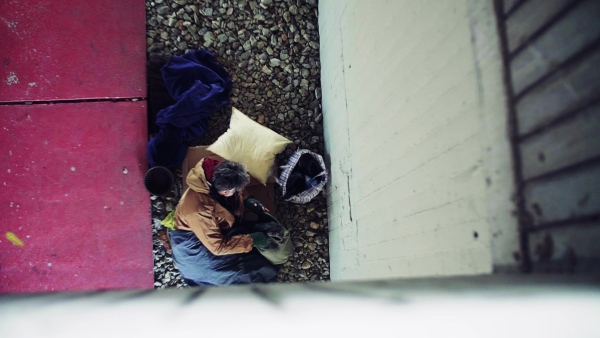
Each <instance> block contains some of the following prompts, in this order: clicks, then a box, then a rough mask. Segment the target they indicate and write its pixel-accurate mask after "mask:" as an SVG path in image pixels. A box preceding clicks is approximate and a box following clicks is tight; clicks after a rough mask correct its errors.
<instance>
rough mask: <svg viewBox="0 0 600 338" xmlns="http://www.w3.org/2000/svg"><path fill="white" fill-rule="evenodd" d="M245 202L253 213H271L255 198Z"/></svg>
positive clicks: (249, 198)
mask: <svg viewBox="0 0 600 338" xmlns="http://www.w3.org/2000/svg"><path fill="white" fill-rule="evenodd" d="M245 202H246V207H247V208H249V209H252V211H254V212H258V211H261V210H262V212H269V209H267V208H265V207H264V206H263V205H262V203H260V201H259V200H257V199H256V198H254V197H248V198H247V199H246V201H245Z"/></svg>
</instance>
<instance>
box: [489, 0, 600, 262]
mask: <svg viewBox="0 0 600 338" xmlns="http://www.w3.org/2000/svg"><path fill="white" fill-rule="evenodd" d="M497 4H498V14H499V19H500V21H501V24H500V25H501V27H502V28H503V31H504V52H505V57H506V63H507V64H506V66H507V69H508V76H507V77H508V81H507V82H508V84H509V91H511V103H512V108H513V109H512V111H513V116H514V135H513V136H514V137H513V140H514V142H515V147H514V149H515V155H516V156H517V157H518V159H517V163H520V168H519V170H520V172H519V173H518V176H520V177H519V178H518V180H519V181H520V186H519V190H520V193H521V197H522V205H521V212H522V214H523V215H524V217H522V218H521V220H522V221H521V222H522V229H523V232H524V239H525V241H524V244H525V246H526V248H527V250H528V253H529V255H530V256H529V258H530V264H529V269H530V270H531V271H533V272H575V273H577V272H599V271H600V244H598V243H600V1H597V0H498V2H497Z"/></svg>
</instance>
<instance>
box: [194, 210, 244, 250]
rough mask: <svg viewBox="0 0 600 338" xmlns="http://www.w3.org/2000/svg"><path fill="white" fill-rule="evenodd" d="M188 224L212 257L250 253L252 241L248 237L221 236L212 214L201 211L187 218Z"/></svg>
mask: <svg viewBox="0 0 600 338" xmlns="http://www.w3.org/2000/svg"><path fill="white" fill-rule="evenodd" d="M188 217H189V219H188V224H189V225H190V228H191V229H192V231H193V232H194V234H196V236H197V237H198V239H199V240H200V242H202V244H204V246H205V247H206V248H207V249H208V250H209V251H210V252H212V253H213V254H214V255H217V256H221V255H231V254H237V253H244V252H250V251H251V250H252V246H253V244H254V243H253V240H252V237H250V235H238V236H232V237H230V238H227V237H225V236H223V233H222V232H221V229H220V228H219V224H218V223H217V221H216V220H215V218H214V216H213V214H212V212H210V211H202V212H198V213H195V214H193V215H189V216H188Z"/></svg>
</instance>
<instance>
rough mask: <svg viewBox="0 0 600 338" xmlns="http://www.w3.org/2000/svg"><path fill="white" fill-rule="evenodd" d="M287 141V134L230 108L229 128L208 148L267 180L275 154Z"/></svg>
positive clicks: (260, 178) (255, 176)
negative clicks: (283, 134)
mask: <svg viewBox="0 0 600 338" xmlns="http://www.w3.org/2000/svg"><path fill="white" fill-rule="evenodd" d="M289 143H291V141H290V140H288V139H287V138H285V137H283V136H281V135H279V134H277V133H276V132H274V131H272V130H271V129H269V128H267V127H265V126H262V125H260V124H259V123H257V122H255V121H253V120H252V119H250V118H249V117H248V116H246V115H244V114H243V113H242V112H241V111H239V110H237V109H236V108H233V112H232V113H231V121H230V122H229V129H228V130H227V131H226V132H225V134H223V135H221V136H220V137H219V139H218V140H217V141H215V143H213V144H212V145H210V146H209V147H208V149H207V150H209V151H211V152H213V153H215V154H217V155H219V156H221V157H222V158H224V159H226V160H229V161H235V162H240V163H243V164H245V165H246V166H247V167H248V172H249V173H250V175H251V176H252V177H254V178H256V179H257V180H258V181H259V182H260V183H262V184H266V182H267V179H268V178H269V176H270V174H271V168H272V167H273V163H274V161H275V155H277V154H279V153H280V152H282V151H283V150H284V149H285V147H286V146H287V145H288V144H289Z"/></svg>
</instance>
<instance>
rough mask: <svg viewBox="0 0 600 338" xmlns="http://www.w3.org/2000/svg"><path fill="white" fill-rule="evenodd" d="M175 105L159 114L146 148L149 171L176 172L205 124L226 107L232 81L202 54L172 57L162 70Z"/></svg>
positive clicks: (210, 56)
mask: <svg viewBox="0 0 600 338" xmlns="http://www.w3.org/2000/svg"><path fill="white" fill-rule="evenodd" d="M161 72H162V76H163V80H164V82H165V86H166V87H167V90H168V91H169V94H170V95H171V97H173V99H174V100H175V104H173V105H172V106H170V107H167V108H165V109H163V110H161V111H159V112H158V114H157V116H156V125H157V126H158V128H159V131H158V134H157V135H155V136H154V137H153V138H152V139H151V140H150V141H149V142H148V146H147V147H146V151H147V155H148V162H149V163H150V167H154V166H163V167H167V168H170V169H175V168H178V167H179V166H180V165H181V162H183V159H184V158H185V154H186V151H187V147H188V145H189V143H190V142H192V141H194V140H195V139H197V138H199V137H200V136H202V135H204V133H205V131H206V122H207V120H208V118H210V117H211V116H212V115H213V114H214V113H215V112H216V111H217V109H218V108H220V107H222V106H224V105H227V104H229V93H230V91H231V77H230V76H229V74H228V73H227V71H226V70H225V69H224V68H223V67H222V66H221V65H220V64H218V63H217V62H216V61H215V57H214V56H213V55H212V54H211V53H209V52H207V51H204V50H199V51H194V52H189V53H187V54H185V55H184V56H183V57H179V56H173V57H172V58H171V59H170V60H169V62H168V63H167V64H166V65H165V66H164V67H163V68H162V69H161Z"/></svg>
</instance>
